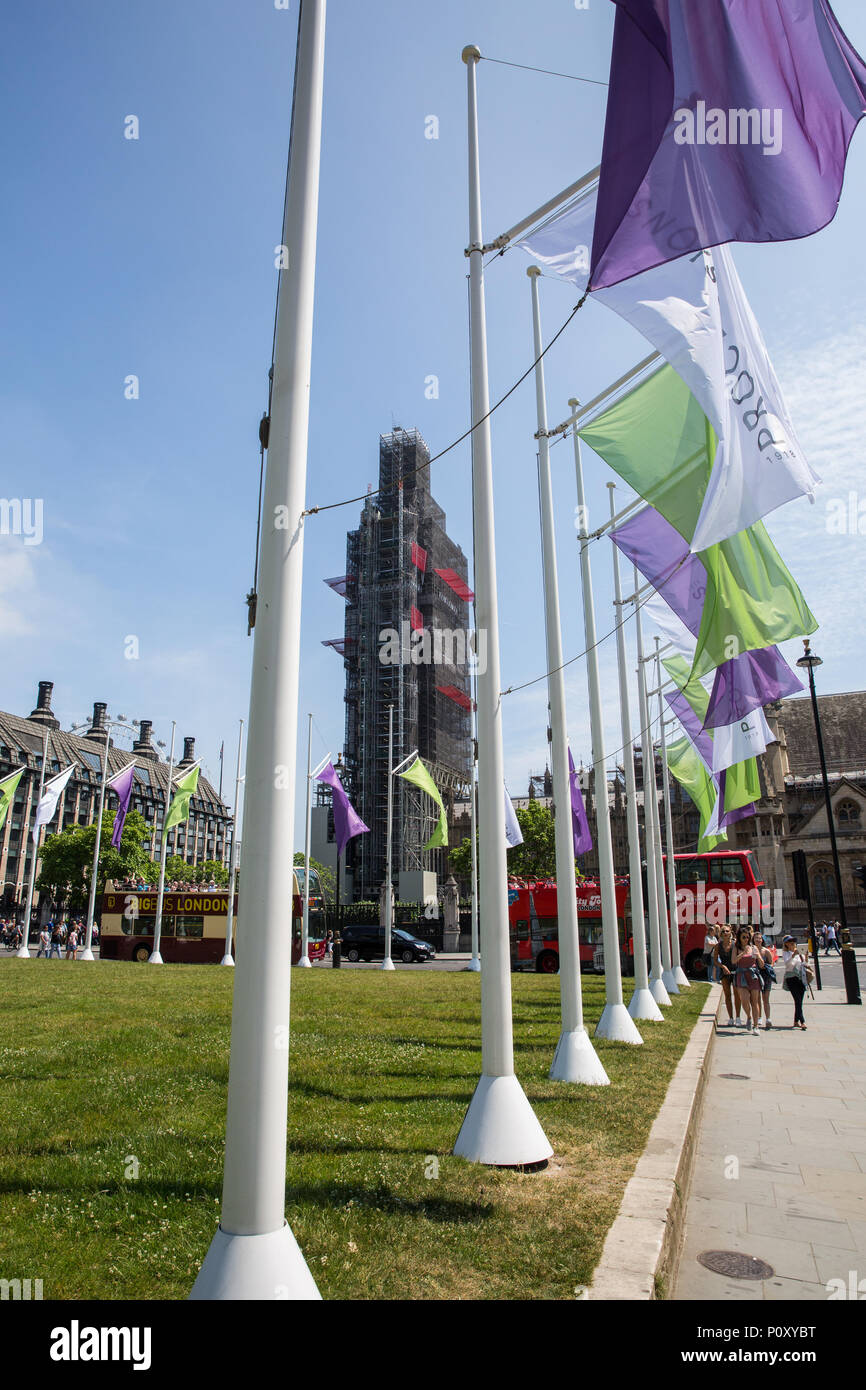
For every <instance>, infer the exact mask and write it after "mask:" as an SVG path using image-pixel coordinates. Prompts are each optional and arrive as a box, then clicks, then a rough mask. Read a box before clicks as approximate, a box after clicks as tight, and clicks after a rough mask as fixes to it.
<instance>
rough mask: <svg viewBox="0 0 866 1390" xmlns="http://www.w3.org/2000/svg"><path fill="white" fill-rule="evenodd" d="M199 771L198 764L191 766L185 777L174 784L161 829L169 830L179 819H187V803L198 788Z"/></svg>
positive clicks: (178, 822) (177, 823)
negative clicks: (172, 794)
mask: <svg viewBox="0 0 866 1390" xmlns="http://www.w3.org/2000/svg"><path fill="white" fill-rule="evenodd" d="M200 771H201V769H200V768H199V766H198V764H196V766H195V767H193V768H191V769H190V771H189V772H188V773H187V774H186V776H185V777H182V778H181V780H180V781H179V782H177V783H176V784H175V789H174V796H173V797H172V801H171V805H170V806H169V808H168V815H167V816H166V818H165V825H164V826H163V827H162V828H163V830H171V827H172V826H173V825H179V824H180V822H181V821H184V820H188V819H189V803H190V802H191V800H192V798H193V797H194V796H195V794H196V790H197V788H198V774H199V772H200Z"/></svg>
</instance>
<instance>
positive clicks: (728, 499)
mask: <svg viewBox="0 0 866 1390" xmlns="http://www.w3.org/2000/svg"><path fill="white" fill-rule="evenodd" d="M594 221H595V194H594V193H591V194H590V195H589V196H588V197H587V196H585V197H584V198H583V199H582V200H580V201H579V202H577V203H575V204H573V205H570V206H568V207H566V208H565V209H564V210H563V211H562V212H560V213H558V214H557V215H556V216H555V217H553V218H551V219H550V220H549V221H548V222H547V223H546V224H542V226H541V228H540V229H539V230H538V231H537V232H533V233H531V234H530V236H529V237H526V238H524V240H523V241H521V242H519V243H518V245H519V246H521V247H522V249H523V250H525V251H527V252H528V253H529V255H531V256H532V257H534V259H536V260H538V261H541V263H542V264H543V265H546V266H547V267H548V268H549V269H550V270H551V271H552V272H553V273H554V274H555V275H560V276H562V277H563V278H564V279H566V280H569V281H571V282H572V283H573V284H574V285H576V286H577V287H578V289H580V290H581V291H583V290H585V289H586V286H587V283H588V280H589V271H588V268H587V270H586V272H584V270H583V257H582V254H581V248H582V247H583V246H584V245H585V244H589V245H590V246H591V245H592V232H593V225H594ZM593 297H594V298H595V299H599V300H601V302H602V303H603V304H607V305H608V307H609V308H611V309H614V310H615V311H616V313H618V314H619V315H620V316H621V317H622V318H624V319H626V320H627V321H628V322H629V323H630V324H632V326H633V327H634V328H636V329H637V330H638V332H640V333H642V334H643V336H644V337H645V338H648V339H649V341H650V342H651V343H652V344H653V346H654V347H655V348H656V349H657V350H658V351H659V352H660V353H661V354H662V356H663V357H665V358H667V360H668V362H670V364H671V366H672V367H673V368H674V369H675V371H676V372H677V373H678V374H679V376H681V377H682V379H683V381H684V382H685V383H686V385H687V386H688V388H689V390H690V391H691V393H692V395H693V396H694V397H695V400H696V401H697V402H698V404H699V405H700V407H701V409H702V410H703V412H704V414H705V415H706V417H707V419H708V420H709V422H710V424H711V425H712V427H713V429H714V430H715V432H716V435H717V437H718V440H719V445H718V449H717V451H716V457H715V460H714V461H713V467H712V471H711V474H710V479H709V483H708V486H707V491H706V494H705V496H704V500H703V504H702V506H701V512H700V516H699V517H698V522H697V526H696V527H695V532H694V535H693V537H692V539H691V548H692V550H693V551H698V550H705V549H706V548H707V547H708V546H710V545H715V544H716V543H717V542H718V541H723V540H726V539H727V538H728V537H729V536H733V535H736V533H737V532H738V531H742V530H744V529H745V528H746V527H747V526H751V525H752V524H753V522H755V521H759V520H760V518H761V517H764V516H767V514H768V513H769V512H772V511H774V510H775V509H776V507H781V506H782V505H783V504H784V503H785V502H790V501H792V500H793V499H794V498H795V497H802V496H804V495H805V496H807V497H808V498H809V500H810V501H814V497H815V487H816V485H817V484H818V483H820V481H821V479H820V478H819V476H818V474H817V473H815V472H814V470H813V469H812V468H811V467H810V466H809V464H808V463H807V462H806V459H805V457H804V455H803V452H802V450H801V448H800V445H799V443H798V441H797V437H796V434H795V432H794V426H793V424H792V423H791V418H790V416H789V414H788V408H787V406H786V404H785V400H784V397H783V395H782V389H781V387H780V385H779V382H778V379H777V377H776V373H775V372H774V370H773V366H772V363H771V362H770V358H769V355H768V353H767V347H766V344H765V342H764V339H763V337H762V335H761V330H760V328H759V327H758V324H757V321H756V319H755V316H754V314H753V313H752V310H751V306H750V304H749V301H748V299H747V298H746V294H745V291H744V290H743V287H742V285H741V283H740V278H739V276H738V274H737V270H736V266H735V265H734V261H733V258H732V255H731V251H730V247H729V246H727V245H725V246H714V247H713V249H712V251H698V252H696V253H695V254H693V255H689V256H681V257H679V259H678V260H675V261H666V262H665V263H664V264H663V265H659V266H654V267H653V269H652V270H647V271H644V272H643V273H642V274H641V275H634V276H632V277H631V279H629V280H623V281H621V282H620V283H619V284H618V285H612V286H610V287H609V288H608V289H604V290H594V291H593Z"/></svg>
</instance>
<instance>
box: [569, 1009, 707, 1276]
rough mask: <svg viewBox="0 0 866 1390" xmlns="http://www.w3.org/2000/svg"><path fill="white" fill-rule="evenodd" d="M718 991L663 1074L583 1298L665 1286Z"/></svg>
mask: <svg viewBox="0 0 866 1390" xmlns="http://www.w3.org/2000/svg"><path fill="white" fill-rule="evenodd" d="M721 993H722V990H721V986H720V985H712V986H711V987H710V992H709V994H708V995H707V1000H706V1003H705V1004H704V1007H703V1010H702V1011H701V1013H700V1014H699V1016H698V1018H697V1020H696V1022H695V1026H694V1028H693V1029H692V1035H691V1037H690V1038H689V1041H688V1043H687V1044H686V1049H685V1052H684V1053H683V1055H682V1057H681V1058H680V1060H679V1062H678V1064H677V1068H676V1071H675V1072H674V1074H673V1076H672V1077H671V1082H670V1085H669V1086H668V1089H667V1094H666V1096H665V1098H664V1101H663V1102H662V1108H661V1110H660V1111H659V1113H658V1115H657V1116H656V1118H655V1122H654V1124H653V1127H652V1129H651V1130H650V1134H649V1139H648V1140H647V1145H646V1148H645V1149H644V1152H643V1154H642V1156H641V1158H640V1159H639V1160H638V1164H637V1167H636V1168H635V1170H634V1173H633V1174H632V1176H631V1178H630V1179H629V1182H628V1185H627V1187H626V1189H625V1193H624V1194H623V1199H622V1205H621V1206H620V1209H619V1213H618V1215H617V1218H616V1220H615V1221H614V1223H613V1225H612V1226H611V1228H610V1230H609V1231H608V1233H607V1239H606V1240H605V1242H604V1249H603V1250H602V1253H601V1260H600V1261H599V1264H598V1266H597V1267H596V1270H595V1272H594V1274H593V1276H592V1284H591V1286H590V1288H589V1289H588V1290H587V1294H586V1297H587V1298H589V1299H592V1300H596V1301H598V1300H605V1301H610V1300H636V1299H637V1300H643V1299H654V1298H659V1297H662V1298H664V1297H665V1296H666V1293H665V1291H666V1290H670V1289H671V1288H673V1285H674V1281H675V1277H676V1271H677V1265H678V1263H679V1257H680V1251H681V1249H682V1242H683V1232H684V1227H685V1211H686V1202H687V1199H688V1189H689V1183H690V1180H691V1173H692V1163H693V1161H694V1155H695V1147H696V1144H697V1131H698V1121H699V1119H700V1111H701V1104H702V1102H703V1095H704V1088H705V1086H706V1082H707V1077H708V1075H709V1061H710V1055H711V1053H712V1047H713V1039H714V1037H715V1026H716V1012H717V1010H718V1007H719V1002H720V999H721ZM659 1286H661V1287H659Z"/></svg>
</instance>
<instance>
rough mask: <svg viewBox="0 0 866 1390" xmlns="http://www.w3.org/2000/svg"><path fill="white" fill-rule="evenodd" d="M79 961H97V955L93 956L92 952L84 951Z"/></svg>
mask: <svg viewBox="0 0 866 1390" xmlns="http://www.w3.org/2000/svg"><path fill="white" fill-rule="evenodd" d="M78 959H79V960H96V957H95V955H94V954H93V952H92V951H89V950H84V951H82V952H81V955H80V956H79V957H78Z"/></svg>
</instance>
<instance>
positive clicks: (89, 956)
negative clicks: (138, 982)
mask: <svg viewBox="0 0 866 1390" xmlns="http://www.w3.org/2000/svg"><path fill="white" fill-rule="evenodd" d="M109 727H110V726H109ZM107 780H108V734H107V733H106V736H105V752H104V754H103V757H102V777H101V778H100V782H99V810H98V811H97V813H96V840H95V842H94V845H93V867H92V869H91V871H90V894H89V896H88V899H87V926H86V929H85V934H84V950H83V951H82V952H81V955H80V956H79V957H78V959H79V960H93V959H94V955H93V918H94V915H95V912H96V880H97V876H98V874H99V855H100V851H101V849H102V812H103V808H104V806H105V783H106V781H107Z"/></svg>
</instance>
